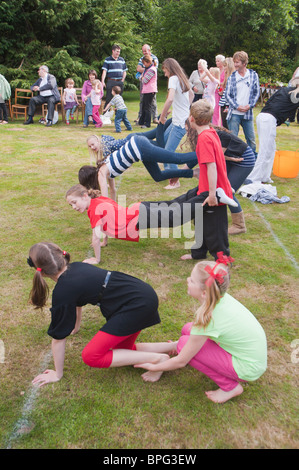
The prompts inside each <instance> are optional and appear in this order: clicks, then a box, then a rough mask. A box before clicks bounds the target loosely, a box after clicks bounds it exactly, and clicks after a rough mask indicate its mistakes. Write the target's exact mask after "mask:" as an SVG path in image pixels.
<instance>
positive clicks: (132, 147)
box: [105, 137, 141, 178]
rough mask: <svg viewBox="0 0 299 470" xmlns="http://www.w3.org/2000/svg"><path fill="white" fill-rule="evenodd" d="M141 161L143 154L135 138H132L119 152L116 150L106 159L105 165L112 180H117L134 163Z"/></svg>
mask: <svg viewBox="0 0 299 470" xmlns="http://www.w3.org/2000/svg"><path fill="white" fill-rule="evenodd" d="M140 160H141V153H140V151H139V149H138V147H137V145H136V141H135V138H134V137H132V138H131V139H130V140H128V141H127V142H126V144H125V145H123V146H122V147H121V148H120V149H119V150H116V151H115V152H113V153H112V154H111V155H110V156H109V157H108V158H106V160H105V163H106V165H107V167H108V170H109V175H110V178H115V177H116V176H119V175H121V174H122V173H123V172H124V171H126V170H127V169H128V168H130V166H131V165H133V163H135V162H139V161H140Z"/></svg>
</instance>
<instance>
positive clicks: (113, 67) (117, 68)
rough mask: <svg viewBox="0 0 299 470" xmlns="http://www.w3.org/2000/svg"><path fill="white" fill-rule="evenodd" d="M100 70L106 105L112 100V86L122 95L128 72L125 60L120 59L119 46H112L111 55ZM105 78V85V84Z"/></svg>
mask: <svg viewBox="0 0 299 470" xmlns="http://www.w3.org/2000/svg"><path fill="white" fill-rule="evenodd" d="M102 70H103V72H102V79H101V81H102V85H103V89H104V88H105V87H106V103H109V101H111V99H112V88H113V87H114V86H119V87H120V89H121V93H120V94H121V95H122V93H123V90H124V82H125V78H126V75H127V70H128V69H127V66H126V62H125V60H124V59H123V58H122V57H120V46H118V45H117V44H114V45H113V46H112V54H111V56H109V57H107V58H106V59H105V61H104V64H103V67H102ZM106 78H107V83H105V80H106Z"/></svg>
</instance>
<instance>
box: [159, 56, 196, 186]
mask: <svg viewBox="0 0 299 470" xmlns="http://www.w3.org/2000/svg"><path fill="white" fill-rule="evenodd" d="M162 70H163V72H164V75H165V77H167V78H168V95H167V98H166V101H165V103H164V106H163V109H162V112H161V115H160V118H159V123H162V124H165V122H166V118H167V114H168V111H169V109H170V107H171V106H172V123H171V125H170V126H169V127H168V128H167V130H166V131H165V135H164V140H165V149H166V150H169V151H170V152H175V150H176V149H177V146H178V145H179V143H180V141H181V140H182V138H183V137H184V135H185V133H186V130H185V121H186V119H187V118H188V117H189V111H190V105H191V103H192V101H193V98H194V93H193V91H192V88H191V86H190V83H189V80H188V77H187V76H186V74H185V72H184V70H183V69H182V67H181V66H180V64H179V63H178V62H177V61H176V60H175V59H171V58H168V59H166V60H164V62H163V64H162ZM164 168H165V170H166V169H176V168H177V165H174V164H164ZM179 186H180V183H179V181H178V180H177V181H176V182H170V183H169V185H168V186H166V188H165V189H174V188H178V187H179Z"/></svg>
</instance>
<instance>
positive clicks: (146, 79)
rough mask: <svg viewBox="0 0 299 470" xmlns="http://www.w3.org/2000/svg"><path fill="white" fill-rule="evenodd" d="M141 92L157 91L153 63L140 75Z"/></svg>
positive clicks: (155, 71)
mask: <svg viewBox="0 0 299 470" xmlns="http://www.w3.org/2000/svg"><path fill="white" fill-rule="evenodd" d="M141 80H142V93H157V91H158V88H157V69H156V67H155V66H154V65H151V66H150V67H148V68H147V69H146V70H145V71H144V72H143V75H142V79H141Z"/></svg>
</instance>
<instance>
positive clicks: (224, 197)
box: [216, 188, 238, 207]
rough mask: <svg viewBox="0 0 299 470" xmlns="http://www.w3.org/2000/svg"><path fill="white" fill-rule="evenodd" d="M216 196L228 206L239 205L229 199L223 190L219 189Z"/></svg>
mask: <svg viewBox="0 0 299 470" xmlns="http://www.w3.org/2000/svg"><path fill="white" fill-rule="evenodd" d="M216 194H217V196H218V197H219V201H220V202H222V204H227V205H228V206H233V207H238V204H237V203H236V201H234V200H233V199H231V198H230V197H228V196H227V195H226V194H225V192H224V190H223V189H222V188H217V189H216Z"/></svg>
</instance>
